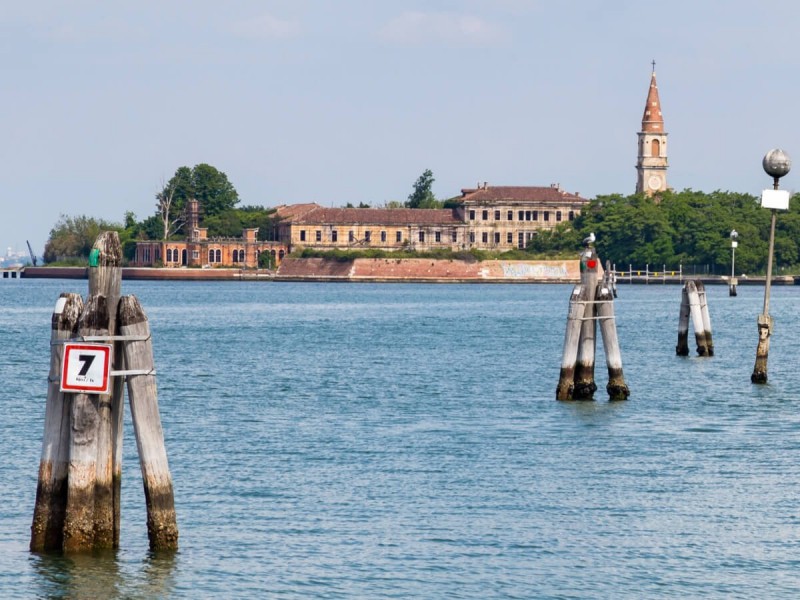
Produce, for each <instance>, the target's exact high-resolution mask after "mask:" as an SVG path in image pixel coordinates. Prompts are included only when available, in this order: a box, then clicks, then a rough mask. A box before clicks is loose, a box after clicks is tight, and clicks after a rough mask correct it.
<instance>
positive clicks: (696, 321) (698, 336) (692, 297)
mask: <svg viewBox="0 0 800 600" xmlns="http://www.w3.org/2000/svg"><path fill="white" fill-rule="evenodd" d="M698 283H699V282H696V281H694V280H692V279H690V280H689V281H687V282H686V295H687V296H688V298H689V315H690V316H691V318H692V326H693V327H694V339H695V342H696V343H697V353H698V354H699V355H700V356H708V355H709V354H708V342H707V341H706V332H705V325H704V323H703V309H702V308H701V305H700V294H699V293H698V291H697V284H698Z"/></svg>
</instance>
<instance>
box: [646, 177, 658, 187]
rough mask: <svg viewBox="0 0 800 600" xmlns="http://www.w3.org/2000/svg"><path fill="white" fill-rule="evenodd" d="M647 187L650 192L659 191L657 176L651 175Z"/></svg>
mask: <svg viewBox="0 0 800 600" xmlns="http://www.w3.org/2000/svg"><path fill="white" fill-rule="evenodd" d="M647 186H648V187H649V188H650V189H651V190H659V189H661V178H660V177H659V176H658V175H651V176H650V179H648V180H647Z"/></svg>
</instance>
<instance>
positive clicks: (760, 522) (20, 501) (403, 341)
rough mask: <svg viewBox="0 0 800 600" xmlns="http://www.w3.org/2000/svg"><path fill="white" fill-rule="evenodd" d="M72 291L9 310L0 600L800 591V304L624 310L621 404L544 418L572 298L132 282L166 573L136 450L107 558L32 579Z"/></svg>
mask: <svg viewBox="0 0 800 600" xmlns="http://www.w3.org/2000/svg"><path fill="white" fill-rule="evenodd" d="M84 288H85V282H68V281H46V282H41V281H32V282H29V281H14V282H10V281H7V282H0V326H1V327H2V329H1V330H2V332H3V340H4V342H5V344H4V350H3V352H2V355H1V356H0V376H1V377H2V382H3V386H2V396H1V397H0V400H2V406H3V409H4V410H3V417H2V420H0V449H2V454H3V457H4V460H3V461H2V462H0V482H2V487H3V490H4V498H5V502H4V503H3V504H2V505H0V596H3V597H6V596H8V597H48V598H51V597H52V598H90V597H98V598H100V597H128V598H150V597H187V598H194V597H263V596H268V597H303V598H306V597H318V598H332V597H363V598H375V597H396V598H408V597H423V598H438V597H447V598H486V597H509V598H653V597H669V598H675V597H704V598H737V597H738V598H756V597H757V598H770V597H771V598H786V597H791V596H793V595H796V593H797V589H798V587H800V577H798V575H797V572H798V571H797V567H798V566H799V565H798V560H799V559H800V555H799V554H798V550H800V548H798V524H799V523H800V517H798V512H797V502H796V493H795V492H794V488H795V485H796V483H797V481H798V469H799V467H798V464H799V461H798V458H799V453H798V451H799V450H800V448H799V447H798V440H800V437H798V432H800V416H799V415H800V410H798V409H799V408H800V397H798V391H797V390H798V384H800V374H798V372H797V368H796V365H797V360H796V356H797V355H798V350H800V349H799V348H798V345H800V335H799V334H800V331H798V326H797V317H798V316H799V315H800V295H798V291H797V290H795V289H791V288H780V287H778V288H773V300H772V312H773V315H774V316H775V317H776V332H775V336H774V337H773V340H772V348H771V353H770V358H769V376H770V384H769V385H768V386H760V387H757V386H752V385H751V384H750V381H749V377H750V372H751V371H752V367H753V362H754V358H755V346H756V341H757V328H756V321H755V319H756V315H757V314H758V313H759V312H760V309H761V301H762V298H763V289H762V288H759V287H747V286H742V287H740V289H739V296H738V297H736V298H729V297H728V296H727V289H726V288H725V287H723V286H719V287H711V288H710V289H709V290H708V291H709V305H710V308H711V318H712V325H713V327H714V340H715V347H716V353H717V356H715V357H714V358H711V359H705V358H698V357H695V356H692V357H689V358H680V357H676V356H675V355H674V347H675V342H676V330H677V315H678V307H679V303H680V290H679V288H678V287H677V286H675V287H673V286H666V287H664V286H649V287H644V286H634V287H627V286H622V287H621V288H620V298H619V299H618V301H617V304H616V311H617V326H618V331H619V336H620V343H621V347H622V356H623V362H624V365H625V374H626V378H627V380H628V384H629V386H630V388H631V390H632V397H631V400H630V401H628V402H624V403H614V404H610V403H608V402H607V401H606V396H605V392H604V385H605V380H606V377H605V373H604V363H603V361H602V355H600V360H599V361H598V383H599V387H600V391H599V392H598V394H597V397H598V400H597V401H595V402H590V403H558V402H555V400H554V395H555V387H556V383H557V380H558V367H559V363H560V358H561V345H562V342H563V335H564V323H565V317H566V311H567V301H568V297H569V291H570V288H569V287H567V286H526V285H522V286H500V285H440V286H435V285H399V284H392V285H371V284H358V285H336V284H264V283H188V282H187V283H160V282H125V283H124V284H123V291H124V293H134V294H136V295H137V296H138V298H139V299H140V301H141V302H142V304H143V306H144V307H145V310H146V311H147V313H148V316H149V318H150V321H151V326H152V329H153V336H154V344H155V355H156V366H157V369H158V385H159V402H160V406H161V412H162V419H163V423H164V429H165V432H166V438H167V440H166V441H167V448H168V453H169V458H170V466H171V469H172V474H173V478H174V480H175V494H176V506H177V511H178V520H179V527H180V532H181V540H180V543H181V550H180V552H178V553H177V554H175V555H168V556H159V555H155V556H154V555H150V554H149V553H148V551H147V536H146V527H145V511H144V499H143V494H142V491H141V480H140V476H139V472H138V462H137V461H138V459H137V457H136V453H135V443H134V438H133V434H132V430H131V427H130V422H129V421H130V417H129V415H128V417H127V418H128V423H127V429H126V434H125V435H126V442H125V462H124V474H123V476H124V483H123V486H124V488H123V500H122V501H123V509H122V510H123V531H122V548H121V550H120V551H119V552H118V553H116V554H113V553H112V554H103V555H99V556H93V557H70V558H64V557H57V556H56V557H53V556H37V555H31V554H29V553H28V552H27V543H28V535H29V526H30V519H31V515H32V510H33V500H34V496H35V488H36V473H37V468H38V460H39V451H40V444H41V436H42V420H43V416H44V398H45V395H46V392H45V379H46V375H47V363H48V354H47V353H48V340H49V322H50V313H51V311H52V308H53V305H54V303H55V299H56V298H57V296H58V294H59V292H61V291H67V290H75V291H83V290H84Z"/></svg>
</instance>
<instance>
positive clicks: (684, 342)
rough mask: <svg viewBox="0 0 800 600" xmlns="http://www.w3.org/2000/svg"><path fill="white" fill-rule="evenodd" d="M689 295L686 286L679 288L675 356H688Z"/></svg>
mask: <svg viewBox="0 0 800 600" xmlns="http://www.w3.org/2000/svg"><path fill="white" fill-rule="evenodd" d="M689 312H690V311H689V294H688V293H687V292H686V286H685V285H684V286H683V287H682V288H681V310H680V314H679V316H678V345H677V346H675V354H677V355H678V356H689Z"/></svg>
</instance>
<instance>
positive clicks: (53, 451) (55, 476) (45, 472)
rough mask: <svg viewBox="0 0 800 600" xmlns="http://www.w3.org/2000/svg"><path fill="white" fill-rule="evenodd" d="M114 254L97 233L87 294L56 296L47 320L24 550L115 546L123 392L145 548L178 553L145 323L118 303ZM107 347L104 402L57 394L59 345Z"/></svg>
mask: <svg viewBox="0 0 800 600" xmlns="http://www.w3.org/2000/svg"><path fill="white" fill-rule="evenodd" d="M121 260H122V249H121V245H120V242H119V237H118V236H117V234H116V232H103V233H101V234H100V236H98V238H97V240H96V241H95V244H94V247H93V249H92V254H91V257H90V267H89V295H88V297H87V300H86V302H84V301H83V299H82V298H81V296H80V295H79V294H74V293H64V294H61V296H60V298H59V300H58V302H57V303H56V308H55V311H54V313H53V316H52V331H51V341H50V345H51V353H50V377H49V386H48V393H47V403H46V408H45V427H44V437H43V440H42V454H41V460H40V463H39V479H38V484H37V489H36V504H35V507H34V512H33V524H32V526H31V541H30V549H31V551H34V552H53V551H55V552H59V551H60V552H65V553H66V552H86V551H92V550H102V549H113V548H118V547H119V536H120V490H121V483H122V427H123V416H124V387H125V384H127V392H128V399H129V402H130V407H131V414H132V417H133V426H134V432H135V435H136V445H137V449H138V452H139V462H140V466H141V470H142V480H143V483H144V493H145V501H146V504H147V533H148V537H149V541H150V548H151V549H153V550H172V549H176V548H177V547H178V526H177V521H176V517H175V503H174V497H173V487H172V477H171V475H170V471H169V465H168V463H167V453H166V447H165V445H164V436H163V431H162V427H161V418H160V416H159V411H158V395H157V388H156V381H155V369H154V366H153V364H154V363H153V349H152V342H151V340H150V326H149V324H148V322H147V317H146V316H145V314H144V311H143V310H142V307H141V306H140V304H139V301H138V300H137V299H136V297H134V296H125V297H120V288H121V279H122V270H121ZM103 340H105V341H107V342H111V343H113V344H114V348H113V353H112V358H111V374H112V375H114V377H113V379H112V381H113V383H112V385H111V386H110V393H108V394H93V393H65V392H62V391H61V376H62V361H63V360H64V355H63V349H64V343H65V342H69V341H86V342H92V341H103Z"/></svg>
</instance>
